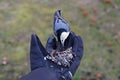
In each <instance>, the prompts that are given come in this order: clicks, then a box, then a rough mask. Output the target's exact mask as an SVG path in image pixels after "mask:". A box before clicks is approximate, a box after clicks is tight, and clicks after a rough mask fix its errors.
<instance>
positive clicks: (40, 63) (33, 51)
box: [30, 34, 47, 71]
mask: <svg viewBox="0 0 120 80" xmlns="http://www.w3.org/2000/svg"><path fill="white" fill-rule="evenodd" d="M46 55H47V52H46V50H45V48H44V47H43V45H42V43H41V42H40V40H39V38H38V36H37V35H36V34H32V35H31V43H30V65H31V71H32V70H35V69H37V68H39V67H46V62H45V60H44V57H45V56H46Z"/></svg>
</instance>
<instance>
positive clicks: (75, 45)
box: [46, 32, 83, 80]
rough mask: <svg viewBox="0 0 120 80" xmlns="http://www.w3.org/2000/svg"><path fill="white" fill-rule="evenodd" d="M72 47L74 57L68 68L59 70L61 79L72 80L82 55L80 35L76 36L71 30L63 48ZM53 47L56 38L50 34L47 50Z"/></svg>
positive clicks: (54, 46) (49, 50)
mask: <svg viewBox="0 0 120 80" xmlns="http://www.w3.org/2000/svg"><path fill="white" fill-rule="evenodd" d="M69 47H72V52H73V54H74V55H75V58H74V60H73V62H72V64H71V66H70V67H69V68H65V69H64V70H63V71H62V72H61V76H60V79H61V80H72V77H73V76H74V74H75V72H76V70H77V68H78V67H79V64H80V61H81V58H82V56H83V42H82V39H81V37H80V36H76V35H75V33H73V32H71V33H70V35H69V37H68V39H67V40H66V42H65V49H67V48H69ZM53 49H56V39H55V38H54V36H52V37H51V36H50V37H49V39H48V41H47V44H46V50H47V52H51V51H52V50H53Z"/></svg>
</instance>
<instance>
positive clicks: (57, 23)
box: [53, 10, 70, 47]
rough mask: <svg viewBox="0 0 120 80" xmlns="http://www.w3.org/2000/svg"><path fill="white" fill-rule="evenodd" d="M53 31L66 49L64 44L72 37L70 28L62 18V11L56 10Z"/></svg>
mask: <svg viewBox="0 0 120 80" xmlns="http://www.w3.org/2000/svg"><path fill="white" fill-rule="evenodd" d="M53 31H54V34H55V36H57V39H58V41H59V42H60V43H61V44H62V46H63V47H64V43H65V41H66V39H67V38H68V36H69V35H70V26H69V24H68V22H67V21H66V20H65V19H64V18H63V17H62V16H61V10H56V11H55V13H54V23H53Z"/></svg>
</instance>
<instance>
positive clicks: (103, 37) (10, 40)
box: [0, 0, 120, 80]
mask: <svg viewBox="0 0 120 80" xmlns="http://www.w3.org/2000/svg"><path fill="white" fill-rule="evenodd" d="M57 9H61V10H62V15H63V17H64V18H65V19H66V20H67V21H68V23H69V24H70V26H71V30H72V31H74V32H75V33H76V34H78V35H80V36H81V37H82V39H83V42H84V56H83V58H82V61H81V65H80V67H79V69H78V70H77V72H76V74H75V76H74V80H120V0H0V80H19V79H20V77H21V76H22V75H24V74H27V73H28V72H30V66H29V46H30V36H31V34H32V33H36V34H37V35H38V36H39V38H40V40H41V41H42V43H43V44H44V45H45V44H46V41H47V38H48V37H49V35H50V34H53V30H52V26H53V14H54V12H55V11H56V10H57Z"/></svg>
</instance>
